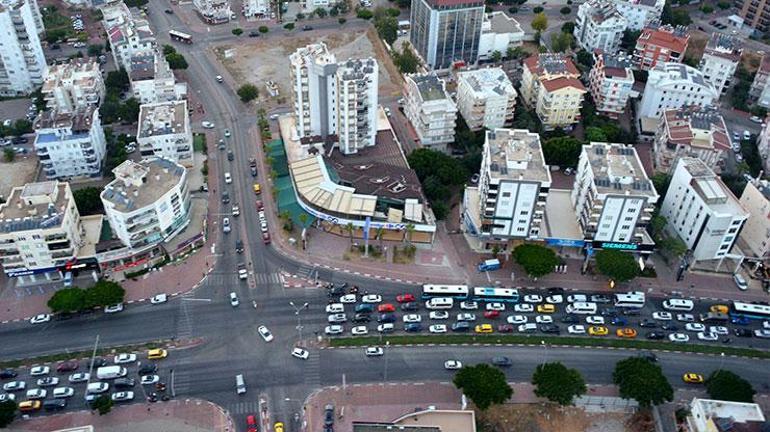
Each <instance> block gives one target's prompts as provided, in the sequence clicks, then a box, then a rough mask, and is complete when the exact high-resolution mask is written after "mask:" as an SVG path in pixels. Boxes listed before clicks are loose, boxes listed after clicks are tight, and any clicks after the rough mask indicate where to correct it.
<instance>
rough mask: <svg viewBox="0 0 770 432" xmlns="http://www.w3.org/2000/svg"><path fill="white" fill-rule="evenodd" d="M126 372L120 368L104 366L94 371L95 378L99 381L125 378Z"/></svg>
mask: <svg viewBox="0 0 770 432" xmlns="http://www.w3.org/2000/svg"><path fill="white" fill-rule="evenodd" d="M127 373H128V371H127V370H126V368H124V367H122V366H104V367H100V368H99V369H97V370H96V377H97V378H99V379H100V380H103V379H115V378H120V377H124V376H126V374H127Z"/></svg>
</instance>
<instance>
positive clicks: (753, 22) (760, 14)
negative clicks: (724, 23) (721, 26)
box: [735, 0, 770, 33]
mask: <svg viewBox="0 0 770 432" xmlns="http://www.w3.org/2000/svg"><path fill="white" fill-rule="evenodd" d="M735 7H737V8H738V16H739V17H741V18H743V25H745V26H747V27H751V28H753V29H754V30H756V31H757V32H758V33H764V32H766V31H768V30H770V1H768V0H736V2H735Z"/></svg>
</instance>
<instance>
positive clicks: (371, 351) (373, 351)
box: [364, 346, 385, 357]
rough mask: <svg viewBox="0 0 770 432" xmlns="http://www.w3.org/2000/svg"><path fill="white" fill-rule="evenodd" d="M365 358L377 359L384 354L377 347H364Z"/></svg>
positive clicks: (383, 351)
mask: <svg viewBox="0 0 770 432" xmlns="http://www.w3.org/2000/svg"><path fill="white" fill-rule="evenodd" d="M364 353H365V354H366V356H367V357H379V356H381V355H383V354H385V350H383V349H382V348H380V347H378V346H371V347H366V351H365V352H364Z"/></svg>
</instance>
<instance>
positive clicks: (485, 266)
mask: <svg viewBox="0 0 770 432" xmlns="http://www.w3.org/2000/svg"><path fill="white" fill-rule="evenodd" d="M478 269H479V271H480V272H484V271H493V270H499V269H500V260H499V259H497V258H495V259H488V260H484V261H482V262H481V263H479V265H478Z"/></svg>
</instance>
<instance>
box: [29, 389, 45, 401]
mask: <svg viewBox="0 0 770 432" xmlns="http://www.w3.org/2000/svg"><path fill="white" fill-rule="evenodd" d="M47 394H48V392H47V391H46V390H44V389H31V390H27V399H45V397H46V395H47Z"/></svg>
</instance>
